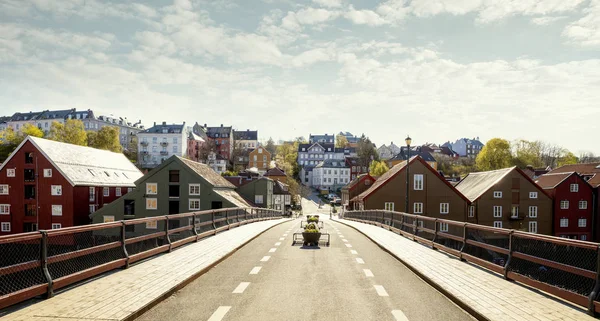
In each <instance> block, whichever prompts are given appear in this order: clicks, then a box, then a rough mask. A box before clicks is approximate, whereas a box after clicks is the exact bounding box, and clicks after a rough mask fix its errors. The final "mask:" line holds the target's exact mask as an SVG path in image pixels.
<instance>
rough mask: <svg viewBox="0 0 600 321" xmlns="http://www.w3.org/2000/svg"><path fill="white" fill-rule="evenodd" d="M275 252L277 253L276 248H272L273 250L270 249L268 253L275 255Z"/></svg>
mask: <svg viewBox="0 0 600 321" xmlns="http://www.w3.org/2000/svg"><path fill="white" fill-rule="evenodd" d="M275 251H277V248H276V247H273V248H271V249H270V250H269V253H275Z"/></svg>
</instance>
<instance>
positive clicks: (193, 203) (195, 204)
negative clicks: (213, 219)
mask: <svg viewBox="0 0 600 321" xmlns="http://www.w3.org/2000/svg"><path fill="white" fill-rule="evenodd" d="M189 205H190V211H199V210H200V199H197V198H193V199H190V200H189Z"/></svg>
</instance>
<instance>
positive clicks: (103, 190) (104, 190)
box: [102, 187, 110, 197]
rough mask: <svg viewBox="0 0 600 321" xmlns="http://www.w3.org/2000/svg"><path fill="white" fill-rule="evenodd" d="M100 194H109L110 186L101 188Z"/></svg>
mask: <svg viewBox="0 0 600 321" xmlns="http://www.w3.org/2000/svg"><path fill="white" fill-rule="evenodd" d="M102 195H104V197H108V196H110V188H109V187H105V188H103V189H102Z"/></svg>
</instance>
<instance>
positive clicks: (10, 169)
mask: <svg viewBox="0 0 600 321" xmlns="http://www.w3.org/2000/svg"><path fill="white" fill-rule="evenodd" d="M11 173H12V175H11ZM16 176H17V169H16V168H7V169H6V177H16Z"/></svg>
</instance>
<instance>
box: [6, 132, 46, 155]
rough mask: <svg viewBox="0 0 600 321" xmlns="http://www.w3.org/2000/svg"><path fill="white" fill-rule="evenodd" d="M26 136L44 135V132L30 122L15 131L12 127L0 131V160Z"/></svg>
mask: <svg viewBox="0 0 600 321" xmlns="http://www.w3.org/2000/svg"><path fill="white" fill-rule="evenodd" d="M27 136H33V137H44V132H43V131H42V130H41V129H39V128H37V127H36V126H35V125H32V124H25V125H23V127H22V128H21V130H20V131H17V132H15V131H14V130H13V129H12V127H8V128H6V129H5V130H2V131H0V161H4V160H5V159H6V158H8V156H9V155H10V154H11V153H12V152H13V151H14V150H15V148H17V146H19V144H21V142H22V141H23V140H24V139H25V138H26V137H27Z"/></svg>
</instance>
